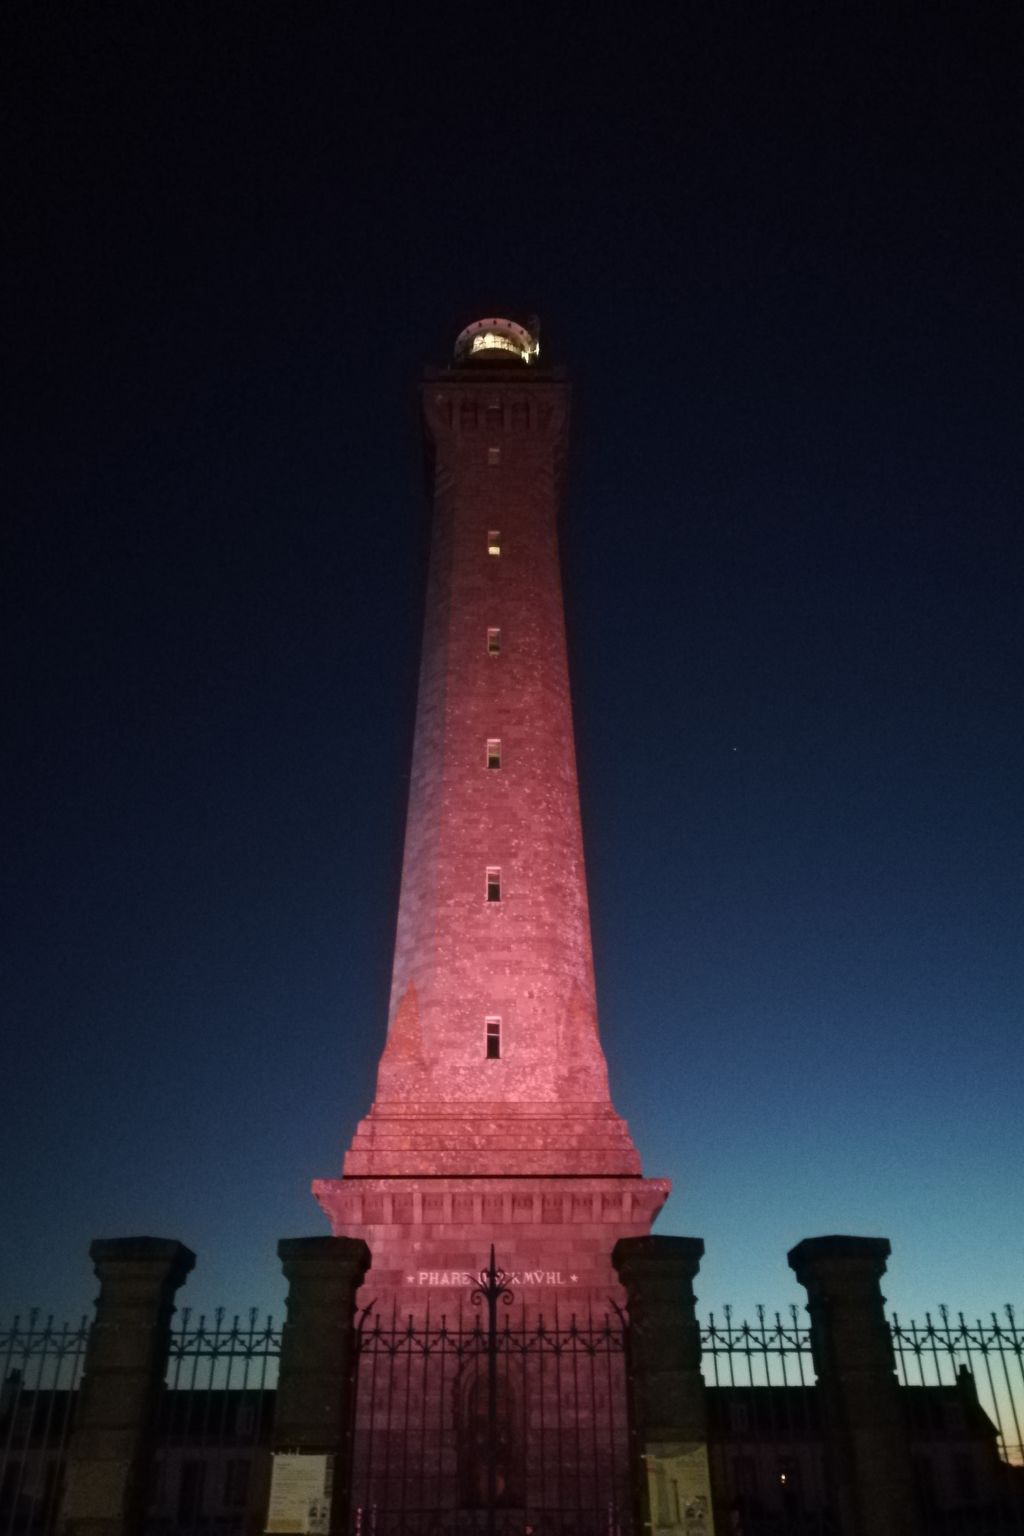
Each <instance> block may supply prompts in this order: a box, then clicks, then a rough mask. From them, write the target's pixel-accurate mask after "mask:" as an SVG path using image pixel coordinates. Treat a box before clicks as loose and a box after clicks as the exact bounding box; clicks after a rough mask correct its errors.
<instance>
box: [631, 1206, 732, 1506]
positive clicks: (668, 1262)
mask: <svg viewBox="0 0 1024 1536" xmlns="http://www.w3.org/2000/svg"><path fill="white" fill-rule="evenodd" d="M703 1254H704V1242H703V1239H702V1238H699V1237H627V1238H622V1239H621V1240H620V1241H619V1242H618V1243H616V1245H615V1248H614V1250H613V1252H612V1263H613V1264H614V1265H615V1268H616V1269H617V1271H618V1274H619V1279H620V1280H621V1281H622V1284H623V1286H624V1288H625V1291H626V1295H627V1297H628V1301H629V1320H630V1330H629V1341H630V1342H629V1348H630V1391H631V1395H632V1401H631V1410H632V1422H633V1431H634V1435H635V1444H636V1454H637V1455H638V1457H639V1459H640V1465H639V1468H638V1469H637V1470H638V1484H639V1489H640V1504H641V1519H642V1523H643V1531H644V1533H650V1536H656V1533H669V1532H675V1533H679V1536H684V1533H685V1536H698V1533H699V1536H708V1533H711V1532H712V1531H713V1530H714V1521H713V1513H712V1508H711V1479H710V1473H709V1469H708V1448H707V1407H706V1401H705V1396H704V1380H703V1377H702V1376H701V1373H700V1325H699V1324H698V1322H697V1314H696V1297H695V1296H694V1293H693V1281H694V1277H695V1276H696V1274H697V1271H698V1269H699V1268H700V1261H701V1258H702V1257H703Z"/></svg>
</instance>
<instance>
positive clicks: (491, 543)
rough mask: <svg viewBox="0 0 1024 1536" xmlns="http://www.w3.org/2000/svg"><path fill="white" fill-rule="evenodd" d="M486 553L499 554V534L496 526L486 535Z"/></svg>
mask: <svg viewBox="0 0 1024 1536" xmlns="http://www.w3.org/2000/svg"><path fill="white" fill-rule="evenodd" d="M487 553H488V554H489V555H500V554H501V534H500V533H499V532H498V530H497V528H492V529H491V531H490V533H488V535H487Z"/></svg>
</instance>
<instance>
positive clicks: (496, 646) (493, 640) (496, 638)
mask: <svg viewBox="0 0 1024 1536" xmlns="http://www.w3.org/2000/svg"><path fill="white" fill-rule="evenodd" d="M487 654H488V656H500V655H501V630H500V629H489V630H488V631H487Z"/></svg>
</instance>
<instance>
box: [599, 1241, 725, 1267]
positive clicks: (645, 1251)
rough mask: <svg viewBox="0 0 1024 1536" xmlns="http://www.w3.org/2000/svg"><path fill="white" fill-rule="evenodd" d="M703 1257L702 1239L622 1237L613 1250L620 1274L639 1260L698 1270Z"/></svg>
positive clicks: (614, 1261)
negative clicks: (682, 1265) (686, 1265)
mask: <svg viewBox="0 0 1024 1536" xmlns="http://www.w3.org/2000/svg"><path fill="white" fill-rule="evenodd" d="M703 1257H704V1239H703V1238H702V1237H620V1238H619V1240H618V1242H617V1243H616V1244H615V1247H614V1248H613V1249H612V1263H613V1264H614V1265H615V1268H616V1269H617V1270H618V1271H619V1273H620V1274H621V1273H622V1270H623V1269H624V1268H625V1266H626V1265H628V1264H634V1263H635V1262H636V1261H637V1260H638V1259H639V1260H640V1261H641V1263H646V1264H652V1263H653V1264H688V1265H693V1266H694V1268H695V1270H696V1267H697V1266H699V1265H700V1261H701V1259H702V1258H703Z"/></svg>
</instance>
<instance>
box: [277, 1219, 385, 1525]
mask: <svg viewBox="0 0 1024 1536" xmlns="http://www.w3.org/2000/svg"><path fill="white" fill-rule="evenodd" d="M277 1252H278V1256H279V1258H280V1260H281V1267H282V1269H283V1270H284V1272H285V1275H286V1277H287V1280H288V1301H287V1316H286V1319H285V1324H284V1329H283V1330H282V1334H281V1368H280V1374H279V1376H278V1384H277V1399H276V1406H275V1411H274V1440H273V1444H274V1471H273V1479H272V1483H271V1490H270V1510H269V1515H268V1520H267V1529H268V1530H269V1531H273V1530H275V1529H288V1528H289V1519H290V1518H291V1516H290V1514H289V1510H290V1507H291V1504H294V1503H295V1502H296V1501H299V1502H301V1501H302V1500H303V1499H306V1501H307V1502H311V1501H316V1502H319V1503H321V1504H322V1507H323V1508H324V1509H326V1510H329V1529H330V1530H331V1531H332V1532H336V1531H340V1530H342V1529H343V1528H344V1524H345V1517H346V1508H345V1505H346V1502H347V1488H346V1481H347V1479H346V1474H347V1470H348V1446H347V1444H346V1437H347V1434H348V1430H349V1425H350V1417H349V1408H350V1400H349V1392H350V1388H351V1386H352V1372H353V1363H354V1362H353V1342H354V1341H353V1326H352V1325H353V1318H354V1316H355V1301H356V1292H357V1291H358V1289H359V1287H360V1285H362V1283H363V1277H364V1275H365V1274H366V1271H367V1270H368V1269H369V1267H370V1250H369V1248H368V1247H367V1246H366V1244H365V1243H364V1242H363V1240H362V1239H361V1238H357V1237H291V1238H283V1239H282V1240H281V1242H279V1243H278V1245H277ZM289 1501H290V1502H289ZM321 1518H322V1516H321ZM291 1528H292V1529H294V1526H292V1527H291Z"/></svg>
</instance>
